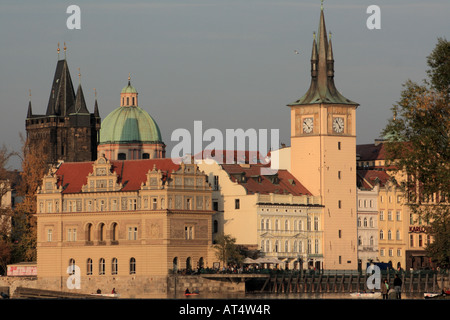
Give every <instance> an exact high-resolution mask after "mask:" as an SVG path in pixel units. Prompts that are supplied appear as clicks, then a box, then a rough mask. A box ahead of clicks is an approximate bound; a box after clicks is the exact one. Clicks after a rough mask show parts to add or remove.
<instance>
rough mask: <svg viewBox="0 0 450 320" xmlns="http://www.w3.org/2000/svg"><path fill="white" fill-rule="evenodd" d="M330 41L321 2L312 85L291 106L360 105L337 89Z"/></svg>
mask: <svg viewBox="0 0 450 320" xmlns="http://www.w3.org/2000/svg"><path fill="white" fill-rule="evenodd" d="M329 36H330V39H329V40H328V37H327V28H326V25H325V14H324V9H323V0H322V1H321V8H320V20H319V30H318V34H317V37H316V34H314V40H313V47H312V53H311V85H310V87H309V89H308V91H307V92H306V93H305V95H303V96H302V97H301V98H300V99H298V100H297V101H295V102H293V103H291V104H289V106H295V105H303V104H319V103H338V104H351V105H358V104H357V103H356V102H353V101H351V100H349V99H347V98H345V97H344V96H342V95H341V94H340V93H339V91H338V90H337V89H336V87H335V84H334V57H333V49H332V45H331V33H330V35H329Z"/></svg>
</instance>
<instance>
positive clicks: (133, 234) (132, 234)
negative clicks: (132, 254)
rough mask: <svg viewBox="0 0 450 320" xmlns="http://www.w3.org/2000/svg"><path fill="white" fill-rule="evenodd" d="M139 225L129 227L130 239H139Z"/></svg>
mask: <svg viewBox="0 0 450 320" xmlns="http://www.w3.org/2000/svg"><path fill="white" fill-rule="evenodd" d="M137 231H138V230H137V227H128V240H137Z"/></svg>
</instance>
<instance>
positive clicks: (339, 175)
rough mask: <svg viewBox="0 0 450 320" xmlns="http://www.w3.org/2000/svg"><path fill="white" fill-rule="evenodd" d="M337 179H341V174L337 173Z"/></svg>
mask: <svg viewBox="0 0 450 320" xmlns="http://www.w3.org/2000/svg"><path fill="white" fill-rule="evenodd" d="M338 179H339V180H340V179H341V172H340V171H338Z"/></svg>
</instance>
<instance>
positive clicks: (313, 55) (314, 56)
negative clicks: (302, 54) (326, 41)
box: [311, 32, 318, 78]
mask: <svg viewBox="0 0 450 320" xmlns="http://www.w3.org/2000/svg"><path fill="white" fill-rule="evenodd" d="M313 37H314V39H313V45H312V52H311V77H312V78H316V77H317V60H318V55H317V44H316V32H313Z"/></svg>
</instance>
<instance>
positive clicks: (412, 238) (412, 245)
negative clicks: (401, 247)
mask: <svg viewBox="0 0 450 320" xmlns="http://www.w3.org/2000/svg"><path fill="white" fill-rule="evenodd" d="M409 246H410V247H411V248H412V247H414V235H412V234H410V235H409Z"/></svg>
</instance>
